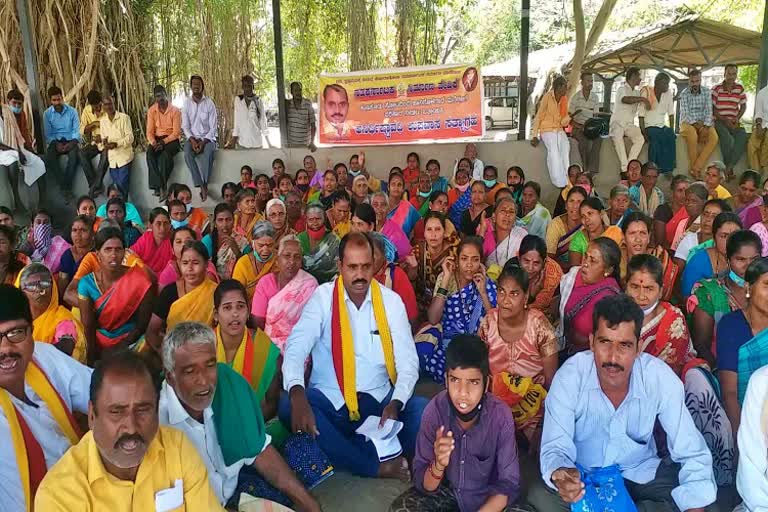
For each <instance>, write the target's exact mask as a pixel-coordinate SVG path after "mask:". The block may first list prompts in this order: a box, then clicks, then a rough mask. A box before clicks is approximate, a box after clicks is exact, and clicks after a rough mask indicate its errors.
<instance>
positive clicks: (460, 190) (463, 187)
mask: <svg viewBox="0 0 768 512" xmlns="http://www.w3.org/2000/svg"><path fill="white" fill-rule="evenodd" d="M470 185H471V183H470V182H466V183H465V184H463V185H459V184H456V189H457V190H458V191H459V192H462V193H464V192H466V191H467V189H468V188H469V186H470Z"/></svg>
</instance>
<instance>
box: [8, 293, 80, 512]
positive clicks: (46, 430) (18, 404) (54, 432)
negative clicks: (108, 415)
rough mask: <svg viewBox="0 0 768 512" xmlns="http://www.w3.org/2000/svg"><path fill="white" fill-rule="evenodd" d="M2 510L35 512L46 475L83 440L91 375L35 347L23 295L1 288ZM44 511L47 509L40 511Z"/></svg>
mask: <svg viewBox="0 0 768 512" xmlns="http://www.w3.org/2000/svg"><path fill="white" fill-rule="evenodd" d="M0 304H2V305H3V306H2V307H1V308H0V440H2V442H0V500H1V501H0V503H1V504H0V508H2V509H3V510H31V509H32V504H33V501H34V499H35V494H36V491H37V489H38V487H39V485H40V481H41V480H42V479H43V477H44V476H45V473H46V471H47V470H48V469H49V468H51V467H52V466H53V465H54V464H55V463H56V461H58V460H59V458H61V456H62V455H64V453H65V452H66V451H67V450H68V449H69V448H70V446H72V445H73V444H76V443H77V442H78V440H79V439H80V435H81V431H80V427H79V425H78V424H77V423H76V422H75V420H74V418H73V417H72V412H79V413H82V414H85V413H86V412H87V411H88V399H87V396H88V385H89V383H90V381H91V370H90V369H89V368H88V367H86V366H83V365H82V364H80V363H78V362H77V361H75V360H74V359H72V358H71V357H70V356H68V355H67V354H65V353H64V352H61V351H60V350H59V349H57V348H56V347H55V346H54V345H50V344H48V343H35V342H34V341H33V338H32V312H31V310H30V307H29V302H28V301H27V297H26V296H25V295H24V293H23V292H22V291H21V290H19V289H18V288H14V287H13V286H10V285H5V284H2V285H0ZM38 510H46V509H38Z"/></svg>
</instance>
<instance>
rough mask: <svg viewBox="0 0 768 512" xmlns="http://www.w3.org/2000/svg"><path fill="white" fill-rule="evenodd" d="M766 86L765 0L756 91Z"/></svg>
mask: <svg viewBox="0 0 768 512" xmlns="http://www.w3.org/2000/svg"><path fill="white" fill-rule="evenodd" d="M766 85H768V0H765V12H764V13H763V37H762V44H761V46H760V67H759V69H758V73H757V90H758V91H759V90H760V89H762V88H763V87H765V86H766Z"/></svg>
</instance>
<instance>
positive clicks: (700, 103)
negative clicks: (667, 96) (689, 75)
mask: <svg viewBox="0 0 768 512" xmlns="http://www.w3.org/2000/svg"><path fill="white" fill-rule="evenodd" d="M711 97H712V93H711V92H710V91H709V89H707V88H706V87H703V86H702V87H701V88H700V89H699V92H698V93H694V92H692V91H691V88H690V87H686V88H685V89H684V90H683V92H681V93H680V97H679V98H678V101H679V102H680V123H686V124H694V123H698V122H701V123H703V124H704V125H705V126H712V99H711Z"/></svg>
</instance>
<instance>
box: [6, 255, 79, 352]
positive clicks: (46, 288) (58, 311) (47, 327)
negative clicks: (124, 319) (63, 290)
mask: <svg viewBox="0 0 768 512" xmlns="http://www.w3.org/2000/svg"><path fill="white" fill-rule="evenodd" d="M16 287H17V288H19V289H20V290H21V291H23V292H24V294H25V295H26V296H27V299H28V300H29V307H30V309H31V310H32V318H33V319H34V324H33V330H32V339H33V340H35V341H42V342H45V343H50V344H52V345H55V346H56V348H58V349H59V350H61V351H62V352H64V353H65V354H68V355H71V356H72V357H74V358H75V359H77V360H78V361H80V362H81V363H84V362H85V351H86V343H85V334H84V333H83V325H82V324H81V323H80V321H79V320H78V319H77V318H75V316H74V315H73V314H72V313H71V312H70V311H69V310H68V309H67V308H65V307H64V306H61V305H59V289H58V287H57V286H56V280H55V279H53V276H51V271H50V270H48V267H46V266H45V265H43V264H42V263H31V264H29V265H27V266H26V267H24V269H22V271H21V272H19V275H18V277H17V278H16Z"/></svg>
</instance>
